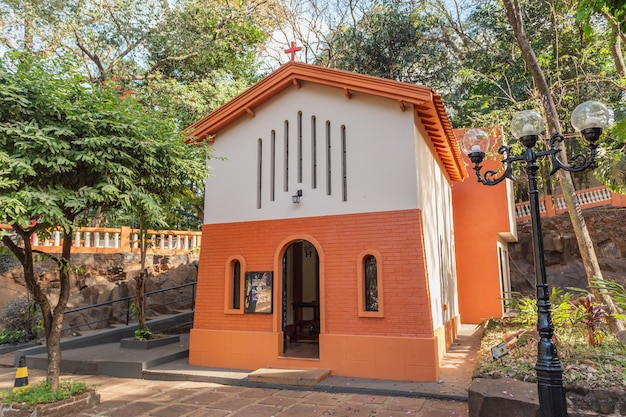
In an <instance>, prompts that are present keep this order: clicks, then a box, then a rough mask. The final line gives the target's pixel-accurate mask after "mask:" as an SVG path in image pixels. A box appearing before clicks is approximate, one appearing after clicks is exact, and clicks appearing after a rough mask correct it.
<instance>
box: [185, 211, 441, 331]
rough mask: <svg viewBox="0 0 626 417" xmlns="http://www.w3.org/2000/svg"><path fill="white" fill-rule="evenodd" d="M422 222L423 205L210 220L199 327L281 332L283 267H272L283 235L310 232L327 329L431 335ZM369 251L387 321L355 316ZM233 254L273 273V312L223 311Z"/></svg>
mask: <svg viewBox="0 0 626 417" xmlns="http://www.w3.org/2000/svg"><path fill="white" fill-rule="evenodd" d="M420 219H421V212H420V211H419V210H402V211H390V212H383V213H364V214H352V215H341V216H323V217H313V218H300V219H285V220H276V221H254V222H240V223H228V224H215V225H205V226H204V227H203V231H202V232H203V235H202V239H203V240H202V249H201V252H200V261H199V262H200V263H199V274H198V292H197V302H196V311H195V323H194V329H198V330H201V329H205V330H233V331H252V330H254V331H256V332H273V331H275V330H278V331H280V328H278V329H276V326H277V325H278V323H279V322H280V314H281V299H280V288H277V287H278V285H279V284H280V282H281V280H280V277H279V275H280V274H281V271H277V270H275V265H280V261H279V260H280V257H282V254H283V253H284V249H285V248H286V247H287V246H288V245H289V242H285V239H286V238H288V237H290V236H300V237H301V238H306V237H307V236H309V237H311V238H312V239H311V240H314V241H315V244H316V249H317V251H318V254H319V257H320V276H321V279H320V298H321V300H320V302H321V307H322V311H321V320H322V333H325V334H336V335H375V336H396V337H433V328H432V327H433V326H432V320H431V318H430V300H429V299H428V295H427V294H428V292H427V287H426V275H425V265H424V260H423V255H422V254H423V248H422V231H421V229H420V224H421V223H420ZM312 243H313V242H312ZM281 245H282V246H283V247H281ZM317 245H319V246H317ZM368 249H375V250H377V251H378V252H379V253H380V254H381V257H382V264H383V268H384V269H383V271H382V276H383V279H384V294H383V297H384V303H385V316H384V318H367V317H361V318H360V317H358V312H357V293H356V275H357V274H356V267H357V259H358V256H359V254H361V253H362V252H363V251H364V250H368ZM233 255H241V256H243V257H244V258H245V260H246V266H247V270H248V271H271V270H274V314H243V315H233V314H225V313H224V291H225V288H224V271H225V268H226V263H227V260H228V258H229V257H231V256H233ZM277 260H278V261H277ZM242 272H243V271H242Z"/></svg>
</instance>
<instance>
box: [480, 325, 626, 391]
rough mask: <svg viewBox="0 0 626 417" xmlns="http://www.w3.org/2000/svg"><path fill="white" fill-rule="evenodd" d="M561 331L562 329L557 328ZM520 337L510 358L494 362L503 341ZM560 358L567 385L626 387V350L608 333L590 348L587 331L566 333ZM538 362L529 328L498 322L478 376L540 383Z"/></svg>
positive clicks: (485, 344) (560, 339) (486, 340)
mask: <svg viewBox="0 0 626 417" xmlns="http://www.w3.org/2000/svg"><path fill="white" fill-rule="evenodd" d="M557 330H558V329H557ZM512 335H520V336H519V337H518V338H517V339H516V340H515V341H514V342H511V343H513V347H512V348H511V349H510V350H509V355H507V356H504V357H503V358H502V359H500V360H493V358H492V357H491V352H490V349H491V348H492V347H493V346H496V345H498V344H499V343H501V342H502V341H503V340H511V336H512ZM555 341H556V343H557V348H558V353H559V358H560V359H561V363H562V365H563V368H565V369H566V372H564V374H563V378H564V382H565V384H566V385H570V384H574V383H575V382H576V381H585V382H586V383H588V384H589V385H590V386H591V387H593V388H604V389H606V388H608V387H611V386H616V387H623V384H624V382H625V381H626V371H625V370H626V350H625V349H624V347H623V345H622V344H621V343H620V342H619V341H618V340H617V339H616V338H615V337H614V336H613V335H612V334H610V333H609V334H607V335H606V337H605V339H604V340H603V343H602V344H600V345H596V346H593V347H590V346H589V345H588V344H587V343H586V334H585V333H584V332H579V331H573V332H562V333H560V334H558V336H557V337H556V338H555ZM536 361H537V338H536V334H535V335H533V334H532V331H531V330H529V329H527V328H526V327H523V326H520V325H518V324H515V323H512V322H511V321H510V320H508V319H503V320H497V325H496V326H492V327H490V328H486V329H485V331H484V333H483V339H482V342H481V348H480V351H479V359H478V361H477V364H476V370H475V373H474V375H475V376H477V377H489V378H503V377H508V378H515V379H519V380H522V381H528V382H536V373H535V372H534V370H533V368H534V366H535V363H536Z"/></svg>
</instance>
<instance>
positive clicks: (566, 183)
mask: <svg viewBox="0 0 626 417" xmlns="http://www.w3.org/2000/svg"><path fill="white" fill-rule="evenodd" d="M503 2H504V6H505V8H506V14H507V17H508V18H509V22H510V23H511V27H512V28H513V33H514V35H515V39H516V40H517V43H518V45H519V47H520V50H521V52H522V56H523V57H524V61H525V62H526V65H527V66H528V70H529V71H530V73H531V75H532V77H533V80H534V82H535V86H536V88H537V91H538V92H539V96H540V98H541V102H542V104H543V108H544V111H545V113H546V118H547V120H548V131H549V133H550V136H551V135H553V134H554V133H557V132H561V124H560V122H559V115H558V112H557V110H556V105H555V104H554V99H553V98H552V94H551V91H550V86H549V85H548V82H547V81H546V78H545V76H544V74H543V71H542V69H541V67H540V66H539V62H538V61H537V57H536V55H535V52H534V51H533V49H532V46H531V44H530V42H529V41H528V38H527V37H526V32H525V30H524V24H523V20H522V13H521V9H520V5H519V1H518V0H503ZM559 158H560V159H561V160H562V161H566V160H567V154H566V151H565V144H561V153H560V156H559ZM558 175H559V176H558V178H559V182H560V184H561V189H562V190H563V196H564V198H565V203H566V205H567V208H568V211H569V216H570V220H571V222H572V227H573V229H574V233H575V235H576V240H577V242H578V249H579V251H580V256H581V258H582V261H583V265H584V266H585V272H586V274H587V282H588V284H589V285H590V286H591V285H592V283H591V280H592V279H593V278H602V271H601V270H600V265H599V264H598V258H597V256H596V252H595V250H594V248H593V242H592V240H591V236H590V235H589V230H588V229H587V225H586V223H585V219H584V218H583V216H582V211H581V209H580V206H579V205H578V202H577V200H576V196H575V189H574V183H573V181H572V176H571V175H570V173H569V172H567V171H565V170H562V169H561V170H559V174H558ZM594 295H595V296H596V299H597V300H599V301H600V300H601V301H602V303H604V304H605V305H607V306H608V308H609V311H610V312H611V314H616V313H618V311H617V308H616V307H615V304H614V303H613V300H612V299H611V297H610V295H609V293H608V292H607V291H604V290H602V291H598V290H594ZM611 327H612V328H613V330H614V331H615V332H617V331H623V330H624V324H623V323H622V322H621V321H619V320H617V319H614V318H613V319H612V320H611Z"/></svg>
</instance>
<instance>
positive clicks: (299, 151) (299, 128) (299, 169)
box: [297, 111, 302, 184]
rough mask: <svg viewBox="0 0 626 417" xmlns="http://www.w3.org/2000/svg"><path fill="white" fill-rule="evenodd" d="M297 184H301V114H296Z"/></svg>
mask: <svg viewBox="0 0 626 417" xmlns="http://www.w3.org/2000/svg"><path fill="white" fill-rule="evenodd" d="M297 128H298V149H297V152H298V167H297V169H298V184H300V183H302V112H301V111H299V112H298V126H297Z"/></svg>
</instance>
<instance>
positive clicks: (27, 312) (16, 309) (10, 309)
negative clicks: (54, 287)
mask: <svg viewBox="0 0 626 417" xmlns="http://www.w3.org/2000/svg"><path fill="white" fill-rule="evenodd" d="M40 320H41V315H40V314H38V311H37V305H36V304H35V303H33V302H32V300H29V299H28V298H26V297H18V298H14V299H12V300H9V301H8V302H7V304H6V306H5V307H4V308H3V309H2V310H1V311H0V321H1V322H2V323H3V324H4V330H3V331H2V333H0V344H7V343H23V342H28V341H30V340H33V339H35V338H36V337H37V333H38V332H39V330H40V325H39V321H40Z"/></svg>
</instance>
